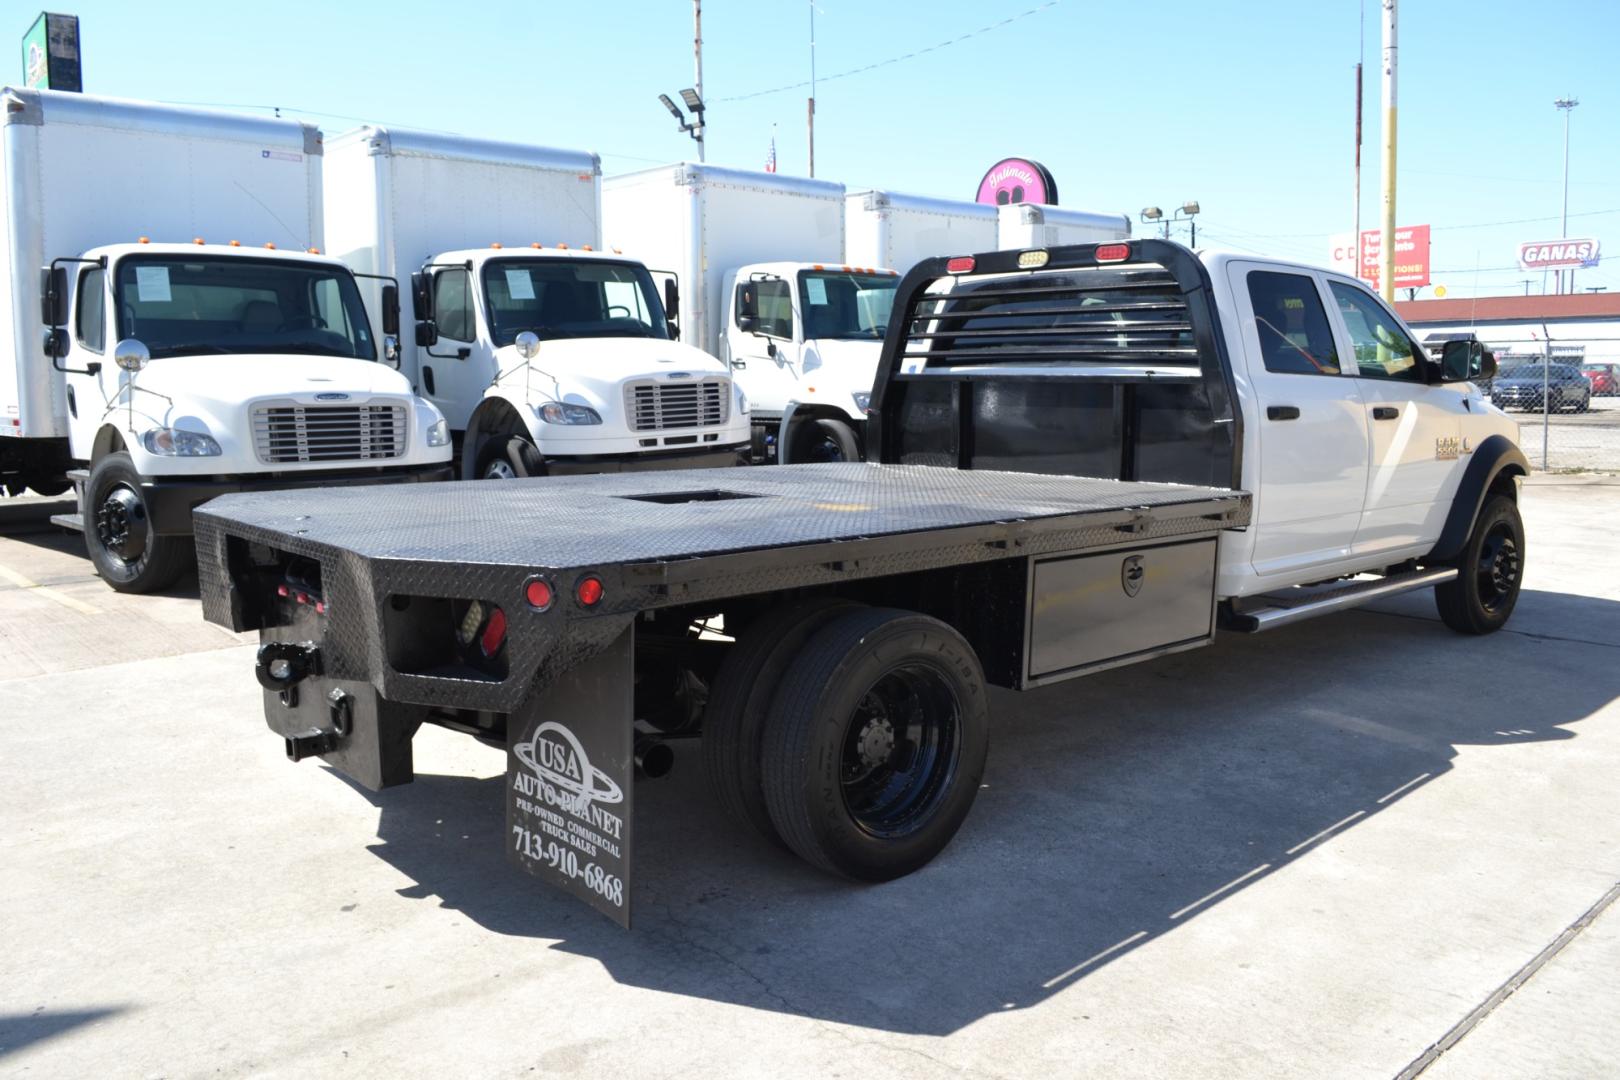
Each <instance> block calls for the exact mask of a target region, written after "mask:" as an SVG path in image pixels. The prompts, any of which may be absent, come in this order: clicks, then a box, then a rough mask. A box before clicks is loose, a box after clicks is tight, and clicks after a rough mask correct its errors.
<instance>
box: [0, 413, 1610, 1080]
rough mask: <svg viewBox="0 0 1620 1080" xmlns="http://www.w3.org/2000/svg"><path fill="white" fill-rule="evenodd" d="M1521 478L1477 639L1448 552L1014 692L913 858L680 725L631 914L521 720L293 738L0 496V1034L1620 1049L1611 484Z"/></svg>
mask: <svg viewBox="0 0 1620 1080" xmlns="http://www.w3.org/2000/svg"><path fill="white" fill-rule="evenodd" d="M1527 441H1528V439H1527ZM1523 505H1524V513H1525V517H1526V520H1527V526H1528V531H1529V554H1528V575H1527V584H1526V591H1525V592H1524V594H1523V596H1522V598H1521V601H1520V604H1519V609H1518V611H1517V613H1516V615H1515V617H1514V620H1513V622H1512V623H1511V624H1510V626H1509V628H1508V630H1506V631H1504V632H1502V633H1499V634H1497V635H1494V636H1492V637H1489V638H1483V639H1466V638H1462V637H1459V636H1456V635H1454V634H1452V633H1450V632H1449V631H1447V630H1446V629H1445V628H1444V627H1442V626H1441V625H1440V624H1439V622H1438V621H1437V619H1436V618H1435V616H1434V612H1433V605H1432V602H1431V600H1430V598H1429V597H1428V596H1427V595H1426V594H1423V595H1416V596H1408V597H1403V598H1399V599H1397V600H1395V601H1390V602H1386V603H1384V604H1382V605H1380V606H1379V607H1378V608H1377V609H1376V610H1362V611H1356V612H1350V613H1347V614H1343V615H1338V616H1333V617H1330V618H1326V619H1321V620H1317V621H1314V622H1310V623H1305V624H1302V625H1300V626H1298V627H1295V628H1291V629H1287V630H1280V631H1277V632H1275V633H1274V634H1271V635H1262V636H1259V637H1236V636H1228V637H1223V638H1222V639H1221V640H1220V641H1219V642H1218V643H1217V644H1216V645H1215V646H1214V647H1212V648H1209V649H1204V650H1200V651H1196V652H1192V653H1187V654H1182V655H1179V656H1175V657H1171V658H1168V659H1164V660H1160V661H1157V662H1155V663H1152V664H1148V665H1142V666H1138V667H1133V668H1125V669H1120V670H1116V671H1112V672H1107V673H1104V674H1100V675H1097V676H1094V677H1092V678H1089V679H1084V680H1080V681H1078V682H1074V683H1068V684H1062V685H1058V686H1054V687H1050V688H1047V689H1045V690H1041V691H1038V692H1035V693H1031V694H1026V695H1015V694H1010V693H1002V694H999V695H998V697H997V699H996V701H995V709H996V711H995V717H996V727H995V728H994V732H993V736H992V750H991V764H990V769H989V773H988V775H987V778H986V786H985V788H984V790H982V791H981V792H980V797H979V801H978V803H977V805H976V807H975V809H974V812H973V814H972V815H971V817H970V818H969V819H968V822H967V824H966V826H965V827H964V828H963V830H962V832H961V833H960V834H959V836H958V837H957V839H956V841H955V843H954V844H953V845H952V846H951V848H949V849H948V850H947V851H946V853H945V854H944V855H943V856H942V857H941V858H939V859H938V860H937V861H935V862H934V863H933V864H932V865H930V866H928V867H927V868H925V869H924V870H923V871H921V872H919V873H917V874H915V875H913V876H911V877H909V878H906V879H903V880H901V881H898V882H894V883H891V884H888V885H883V886H865V887H863V886H854V885H850V884H847V883H843V882H838V881H833V880H830V879H828V878H826V877H824V876H822V875H820V874H818V873H816V872H815V871H813V870H810V869H809V868H807V867H806V866H804V865H803V864H801V863H799V862H797V861H796V860H794V859H792V858H791V857H789V856H787V855H786V854H784V853H781V852H779V851H775V850H772V849H771V848H769V847H767V846H765V845H764V844H763V843H761V842H758V841H756V840H754V839H752V838H751V837H749V836H747V835H745V834H743V833H742V832H741V831H739V830H738V829H737V828H734V827H732V826H731V825H730V824H729V823H728V822H726V821H725V820H723V819H722V817H721V815H720V812H719V810H718V808H717V807H716V806H715V805H714V804H713V802H712V801H711V799H710V798H709V797H708V794H707V792H706V791H705V790H704V786H703V783H702V778H701V775H700V769H699V764H698V761H697V757H698V755H697V752H696V750H697V748H696V747H695V746H691V745H683V746H681V747H680V748H679V749H678V750H677V765H676V769H675V771H674V773H673V774H672V775H671V776H670V777H668V778H667V779H664V780H660V781H657V782H653V783H647V784H644V785H643V786H642V787H641V788H640V789H638V792H637V806H636V814H637V821H636V828H637V830H638V839H637V844H638V859H639V862H638V867H637V881H636V893H635V904H636V910H637V925H636V928H635V929H634V930H632V931H629V932H625V931H622V930H620V929H618V928H617V927H616V926H614V925H612V924H611V923H609V922H608V921H607V920H605V919H603V918H602V917H600V916H599V915H597V914H595V913H593V912H592V911H589V910H587V909H585V908H584V907H582V906H581V905H579V904H577V903H576V902H574V901H572V900H570V899H568V898H566V897H563V896H561V895H558V894H554V893H553V892H551V891H549V890H548V889H546V888H545V887H544V886H542V885H541V884H539V883H538V882H537V881H535V880H533V879H531V878H528V877H526V876H524V875H522V874H520V873H518V872H516V871H515V870H513V869H512V868H511V867H509V866H508V865H507V864H506V862H505V858H504V854H503V843H504V839H505V837H504V834H503V819H502V811H501V789H502V782H501V779H500V776H501V770H502V767H503V762H502V757H501V755H500V754H499V753H498V752H496V751H494V750H491V749H488V748H485V747H482V746H480V745H478V744H476V743H474V742H473V741H472V740H470V739H467V738H464V737H461V736H457V735H453V734H451V733H448V732H445V731H441V730H438V729H432V728H425V729H424V730H423V731H422V733H421V734H420V735H419V736H418V738H417V741H416V768H417V770H418V773H419V776H418V779H417V781H416V782H415V783H414V784H411V785H407V786H405V787H401V788H396V789H392V790H390V791H387V792H385V793H383V794H380V795H378V794H371V793H366V792H363V791H360V790H358V789H355V788H353V787H351V786H350V785H349V784H347V783H345V782H344V781H343V780H341V779H340V778H339V777H338V776H337V775H336V774H335V773H332V772H330V771H329V770H327V769H325V768H323V767H322V766H321V765H320V764H319V763H318V762H305V763H303V764H301V765H297V766H294V765H291V764H289V763H288V762H287V761H286V760H285V758H284V757H283V756H282V750H281V745H280V742H279V740H277V739H276V738H274V737H272V736H271V735H270V734H269V732H268V731H267V730H266V729H265V727H264V724H263V720H262V718H261V716H260V691H259V688H258V686H257V684H256V683H255V682H254V680H253V678H252V674H251V664H252V660H251V657H252V649H251V646H250V645H249V644H247V642H248V640H249V639H248V638H247V637H245V636H244V637H239V636H237V635H233V634H229V633H226V632H225V631H223V630H220V629H219V628H217V627H212V626H209V625H207V624H204V623H202V622H201V620H200V616H199V615H198V608H197V603H196V599H195V584H194V583H193V582H185V583H182V585H181V586H180V587H179V588H178V589H177V590H176V591H175V592H174V593H173V594H172V595H169V596H162V597H146V598H134V597H123V596H118V595H116V594H114V593H112V592H111V591H109V590H107V589H106V588H105V587H104V586H103V585H101V583H100V582H99V581H98V580H96V579H95V578H94V577H93V576H92V574H91V571H90V568H89V564H88V563H87V562H86V561H85V559H84V558H83V554H82V547H81V545H80V543H79V541H78V540H77V538H75V537H70V536H66V535H63V534H61V533H58V532H56V531H54V530H51V529H50V528H49V527H48V526H45V525H43V524H42V523H41V518H42V515H43V510H42V509H41V504H38V503H32V504H28V503H11V504H7V505H3V506H0V656H3V658H4V659H3V661H0V762H3V763H4V772H5V783H4V784H3V785H0V822H3V824H4V829H3V831H0V920H3V925H4V926H5V930H6V934H5V947H4V949H3V950H0V1075H7V1076H30V1077H32V1076H41V1077H44V1076H87V1075H110V1076H142V1077H144V1076H164V1077H179V1076H204V1075H207V1076H243V1075H250V1076H299V1077H302V1076H312V1075H337V1076H348V1075H352V1076H369V1075H376V1074H380V1073H383V1072H385V1071H386V1072H393V1073H398V1074H404V1075H428V1074H431V1075H444V1076H518V1075H523V1076H527V1075H546V1074H556V1075H586V1074H589V1075H593V1076H704V1077H730V1076H737V1077H757V1076H760V1075H765V1074H769V1075H771V1076H773V1077H777V1078H783V1080H785V1078H789V1077H798V1076H805V1077H828V1076H846V1077H848V1076H859V1077H861V1078H863V1080H869V1078H881V1077H889V1076H934V1075H939V1076H950V1075H968V1076H992V1077H1023V1076H1093V1075H1095V1076H1152V1077H1179V1076H1186V1077H1225V1076H1230V1077H1247V1076H1257V1075H1268V1076H1313V1077H1331V1076H1345V1077H1367V1076H1374V1077H1389V1076H1396V1075H1399V1074H1402V1073H1403V1071H1404V1072H1406V1073H1407V1075H1412V1074H1415V1072H1417V1071H1420V1070H1423V1069H1425V1068H1426V1069H1427V1071H1426V1073H1425V1075H1426V1076H1431V1077H1433V1076H1444V1077H1470V1078H1472V1077H1494V1076H1501V1077H1523V1076H1532V1075H1533V1076H1539V1077H1548V1076H1566V1077H1591V1076H1597V1075H1613V1074H1614V1073H1615V1072H1616V1070H1617V1069H1620V1066H1617V1065H1616V1061H1617V1060H1620V1031H1617V1028H1616V1026H1615V1024H1614V1018H1615V1017H1616V1016H1620V979H1616V978H1615V976H1614V972H1615V971H1616V969H1617V968H1620V904H1615V905H1614V906H1612V907H1607V908H1606V907H1605V904H1606V902H1607V901H1608V900H1612V899H1613V897H1614V896H1615V894H1616V892H1617V889H1620V886H1617V883H1620V830H1617V829H1616V827H1615V826H1616V822H1617V821H1620V783H1617V778H1620V705H1617V703H1616V699H1617V698H1620V561H1617V560H1616V558H1615V551H1616V547H1615V533H1616V530H1617V528H1620V485H1616V484H1614V483H1612V482H1604V481H1600V480H1589V479H1584V478H1564V477H1538V478H1536V479H1535V480H1534V481H1533V482H1532V483H1531V484H1530V485H1529V486H1528V487H1527V488H1526V490H1525V493H1524V500H1523ZM1442 1050H1443V1051H1444V1052H1443V1053H1442V1052H1440V1051H1442Z"/></svg>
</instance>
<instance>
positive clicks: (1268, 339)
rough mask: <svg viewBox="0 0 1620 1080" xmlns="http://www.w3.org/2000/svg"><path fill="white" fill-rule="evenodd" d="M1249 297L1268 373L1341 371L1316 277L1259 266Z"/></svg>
mask: <svg viewBox="0 0 1620 1080" xmlns="http://www.w3.org/2000/svg"><path fill="white" fill-rule="evenodd" d="M1249 301H1250V302H1251V303H1252V304H1253V305H1254V325H1255V330H1256V331H1257V332H1258V333H1259V335H1260V355H1261V357H1262V358H1263V359H1264V360H1265V363H1266V370H1267V371H1277V372H1281V373H1283V374H1287V375H1337V374H1339V352H1338V349H1337V348H1336V347H1335V346H1334V344H1333V329H1332V327H1331V326H1330V325H1329V324H1328V317H1327V309H1325V308H1324V307H1322V297H1321V294H1320V293H1318V292H1317V291H1316V282H1315V281H1313V280H1312V279H1311V278H1308V277H1306V276H1305V275H1303V274H1279V273H1276V272H1274V271H1270V270H1256V271H1254V272H1253V273H1251V274H1250V275H1249Z"/></svg>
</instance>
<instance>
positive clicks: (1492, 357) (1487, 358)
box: [1478, 352, 1496, 379]
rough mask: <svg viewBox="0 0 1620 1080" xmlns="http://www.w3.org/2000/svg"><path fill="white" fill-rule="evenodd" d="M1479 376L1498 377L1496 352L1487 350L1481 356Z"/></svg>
mask: <svg viewBox="0 0 1620 1080" xmlns="http://www.w3.org/2000/svg"><path fill="white" fill-rule="evenodd" d="M1478 377H1479V378H1481V379H1494V378H1496V354H1495V353H1493V352H1487V353H1486V354H1485V355H1484V356H1482V357H1480V361H1479V376H1478Z"/></svg>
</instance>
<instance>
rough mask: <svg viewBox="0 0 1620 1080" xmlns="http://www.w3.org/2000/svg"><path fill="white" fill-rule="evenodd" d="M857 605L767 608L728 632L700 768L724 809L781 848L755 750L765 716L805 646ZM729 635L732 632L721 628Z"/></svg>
mask: <svg viewBox="0 0 1620 1080" xmlns="http://www.w3.org/2000/svg"><path fill="white" fill-rule="evenodd" d="M859 606H860V605H858V604H856V603H855V601H853V600H844V599H841V598H839V597H833V596H817V597H809V598H806V599H803V600H799V601H796V602H791V603H788V604H784V605H782V606H780V607H776V608H772V609H771V610H769V611H767V612H766V613H765V614H763V615H761V616H759V617H758V618H756V619H754V620H753V621H752V622H750V623H748V624H747V625H746V626H742V627H740V628H738V629H737V630H735V631H733V632H734V633H735V634H736V643H735V644H734V645H732V646H731V647H730V648H729V649H728V650H727V652H726V658H725V660H723V661H722V662H721V664H720V670H719V671H718V672H717V673H716V675H715V678H714V685H713V686H712V687H711V688H710V691H709V700H708V703H707V704H706V705H705V706H704V709H703V740H702V742H703V769H704V772H705V774H706V775H707V776H708V780H709V789H710V790H711V791H713V792H714V796H715V799H716V800H717V801H718V802H719V803H720V806H721V808H722V809H724V810H725V812H726V813H727V814H728V815H729V816H730V817H732V818H734V819H735V820H737V821H742V822H746V823H747V824H748V825H749V826H750V827H751V828H753V830H754V831H755V832H757V833H759V835H760V836H762V837H764V838H765V839H766V840H769V841H770V842H771V843H773V844H778V845H779V844H781V843H782V838H781V837H780V836H779V835H777V832H776V826H775V825H773V824H772V823H771V814H770V811H769V810H767V809H766V806H765V781H764V776H763V773H762V771H761V753H762V751H761V744H762V739H763V732H764V726H765V716H766V713H767V711H768V710H769V708H770V704H771V699H772V698H773V697H774V696H775V694H776V688H777V686H778V684H779V683H780V682H781V680H782V675H783V673H784V672H785V671H787V669H788V666H789V665H790V664H791V663H792V662H793V661H794V660H795V659H797V657H798V656H799V653H800V651H801V650H802V649H803V648H804V643H805V642H806V641H808V640H809V639H810V637H811V635H813V634H815V633H816V631H818V630H820V629H821V628H822V627H823V626H825V625H826V624H827V622H828V621H829V620H831V619H833V618H834V617H836V616H838V615H840V614H843V613H844V612H847V611H849V610H851V609H853V608H857V607H859ZM727 629H728V631H729V630H730V627H728V628H727Z"/></svg>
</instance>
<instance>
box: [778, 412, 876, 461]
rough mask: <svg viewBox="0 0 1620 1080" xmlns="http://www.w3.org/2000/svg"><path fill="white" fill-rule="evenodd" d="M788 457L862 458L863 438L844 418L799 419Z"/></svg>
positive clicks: (792, 459)
mask: <svg viewBox="0 0 1620 1080" xmlns="http://www.w3.org/2000/svg"><path fill="white" fill-rule="evenodd" d="M788 460H789V461H791V462H797V463H804V462H811V463H817V462H829V461H859V460H861V449H860V441H859V440H858V439H857V438H856V437H855V429H854V428H852V427H850V426H849V425H848V424H846V423H844V422H843V421H842V420H831V419H816V420H799V421H796V422H795V423H794V424H793V433H792V442H791V443H790V444H789V450H788Z"/></svg>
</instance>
